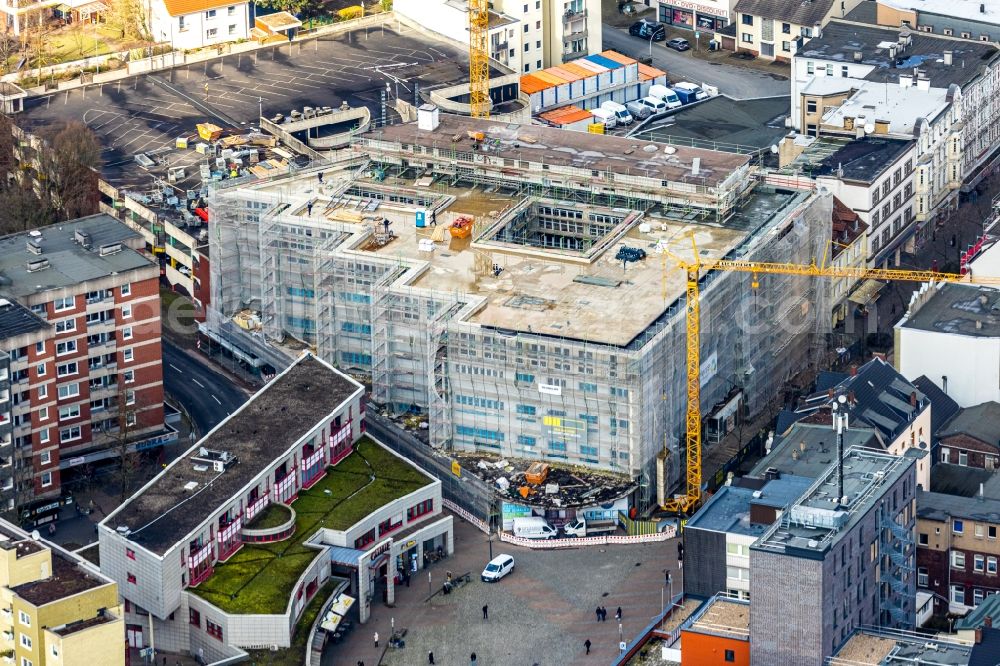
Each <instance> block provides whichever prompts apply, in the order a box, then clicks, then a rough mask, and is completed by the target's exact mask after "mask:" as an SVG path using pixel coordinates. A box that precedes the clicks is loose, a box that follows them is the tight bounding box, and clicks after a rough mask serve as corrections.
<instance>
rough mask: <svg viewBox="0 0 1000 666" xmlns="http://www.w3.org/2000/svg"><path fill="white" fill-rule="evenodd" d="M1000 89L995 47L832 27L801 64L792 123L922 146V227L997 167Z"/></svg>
mask: <svg viewBox="0 0 1000 666" xmlns="http://www.w3.org/2000/svg"><path fill="white" fill-rule="evenodd" d="M807 4H810V5H811V4H815V3H807ZM998 88H1000V52H998V51H997V48H996V47H995V46H994V45H993V44H992V43H984V42H975V41H968V40H960V39H953V38H948V37H939V36H936V35H932V34H927V33H924V32H913V31H912V30H910V29H908V28H903V29H894V28H883V27H878V26H873V25H865V24H860V23H856V22H846V21H831V22H830V23H829V24H828V25H827V26H826V27H825V28H824V29H823V32H822V35H821V36H817V37H816V38H815V39H813V40H811V41H810V42H809V43H808V45H806V46H804V47H803V48H802V49H800V50H799V52H798V53H796V55H795V57H794V59H793V62H792V119H793V123H794V127H795V129H797V130H798V131H800V132H804V133H808V132H809V131H810V126H812V127H813V129H815V130H816V131H818V132H819V133H820V134H830V133H833V134H841V135H848V136H860V135H862V134H884V135H887V136H892V137H896V138H901V139H914V140H915V141H916V144H917V153H916V161H915V165H914V166H915V169H916V174H915V180H914V193H915V210H914V214H915V216H916V219H917V221H918V222H920V223H924V222H926V221H928V220H930V219H932V218H933V217H934V216H935V215H937V214H939V213H940V212H941V211H944V210H948V209H951V208H954V207H955V206H956V205H957V200H958V193H959V191H960V190H961V191H967V190H968V189H969V188H971V187H975V185H976V184H977V183H978V182H979V181H980V180H981V179H982V177H983V175H984V173H985V172H986V171H988V170H989V169H990V168H992V165H994V163H995V161H996V156H997V152H996V143H997V138H998V137H1000V103H998V102H997V90H998ZM810 121H812V122H810Z"/></svg>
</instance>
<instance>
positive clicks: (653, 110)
mask: <svg viewBox="0 0 1000 666" xmlns="http://www.w3.org/2000/svg"><path fill="white" fill-rule="evenodd" d="M639 104H641V105H642V106H643V107H644V108H645V109H646V111H647V115H656V114H658V113H666V112H667V103H666V102H664V101H663V100H662V99H660V98H659V97H653V96H652V95H650V96H649V97H643V98H642V99H641V100H639Z"/></svg>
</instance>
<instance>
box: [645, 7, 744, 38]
mask: <svg viewBox="0 0 1000 666" xmlns="http://www.w3.org/2000/svg"><path fill="white" fill-rule="evenodd" d="M657 4H658V8H657V18H658V19H659V20H660V22H661V23H666V24H667V25H672V26H674V27H675V28H683V29H685V30H695V31H701V32H705V33H709V34H711V33H713V32H715V31H717V30H722V29H723V28H725V27H726V26H727V25H729V24H730V23H732V22H733V21H734V20H735V16H736V15H735V13H734V12H733V6H734V5H735V4H736V0H698V1H697V2H691V1H690V0H657Z"/></svg>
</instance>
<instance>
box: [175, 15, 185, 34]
mask: <svg viewBox="0 0 1000 666" xmlns="http://www.w3.org/2000/svg"><path fill="white" fill-rule="evenodd" d="M177 29H178V30H180V31H181V32H184V31H185V30H187V26H186V25H184V17H183V16H178V17H177Z"/></svg>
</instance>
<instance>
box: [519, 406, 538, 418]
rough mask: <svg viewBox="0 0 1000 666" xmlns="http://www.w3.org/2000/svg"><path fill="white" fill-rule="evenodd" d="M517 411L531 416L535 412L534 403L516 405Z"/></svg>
mask: <svg viewBox="0 0 1000 666" xmlns="http://www.w3.org/2000/svg"><path fill="white" fill-rule="evenodd" d="M517 413H518V414H526V415H528V416H532V415H534V413H535V406H534V405H518V406H517Z"/></svg>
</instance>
